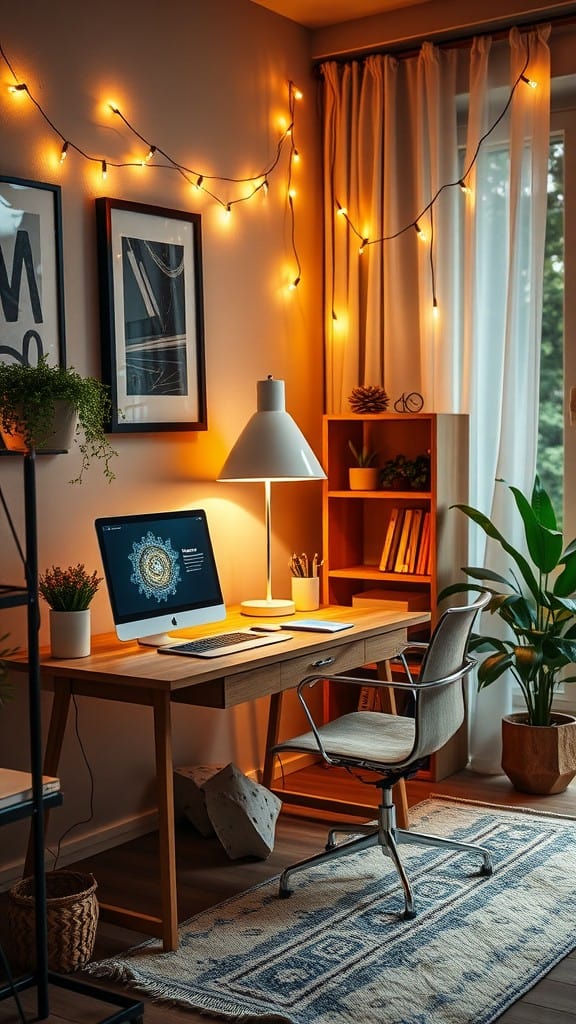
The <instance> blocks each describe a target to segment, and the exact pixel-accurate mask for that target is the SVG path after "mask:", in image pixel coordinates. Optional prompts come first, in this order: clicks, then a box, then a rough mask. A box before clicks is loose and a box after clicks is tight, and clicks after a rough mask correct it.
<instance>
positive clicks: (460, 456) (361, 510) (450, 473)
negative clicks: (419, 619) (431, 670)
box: [322, 413, 468, 780]
mask: <svg viewBox="0 0 576 1024" xmlns="http://www.w3.org/2000/svg"><path fill="white" fill-rule="evenodd" d="M349 440H351V441H352V443H353V445H354V447H355V448H356V449H360V448H363V447H365V448H368V449H370V450H372V451H376V452H377V453H378V454H377V458H378V465H379V466H380V468H382V467H383V466H384V464H385V463H390V462H392V461H397V462H399V461H401V460H398V459H397V456H399V455H403V456H405V459H406V460H417V459H418V458H419V456H421V455H423V454H425V455H427V456H428V457H429V465H430V471H429V485H428V487H427V488H426V489H425V490H392V489H386V490H375V491H350V490H349V489H348V468H349V466H350V449H349V445H348V441H349ZM323 464H324V468H325V471H326V475H327V479H326V481H325V482H324V485H323V557H324V565H323V576H322V594H323V601H324V602H325V603H331V604H339V605H352V604H355V605H356V604H367V603H369V602H370V603H372V602H374V603H376V602H378V603H379V604H380V606H381V607H382V608H388V609H395V610H410V611H412V610H428V611H430V612H431V617H432V624H433V623H434V621H435V618H436V617H437V611H438V610H437V603H438V601H437V599H438V594H439V592H440V590H441V589H442V587H444V586H445V585H447V584H448V583H450V582H452V581H453V580H454V579H455V578H456V577H457V575H458V571H459V569H460V566H462V565H466V552H467V527H466V523H465V522H460V521H458V520H457V517H454V516H453V515H452V516H449V515H448V514H447V513H448V510H449V508H450V506H451V505H453V504H457V503H465V502H466V501H467V499H468V419H467V417H466V416H460V415H451V414H435V413H416V414H414V415H412V414H404V413H379V414H371V415H366V416H360V415H355V414H350V415H334V416H333V415H328V416H325V417H324V420H323ZM462 519H464V517H462ZM428 632H429V631H427V630H426V629H424V630H422V628H420V629H419V631H418V632H417V633H415V634H411V636H412V638H413V639H426V638H427V635H428ZM368 685H369V684H368ZM371 699H372V698H371V696H367V697H366V700H367V701H370V700H371ZM343 706H346V702H345V703H344V704H343ZM462 742H464V746H463V745H462ZM465 756H466V755H465V740H464V741H462V737H460V738H459V739H458V740H457V743H456V744H455V745H454V744H453V745H452V747H451V749H450V750H449V751H446V752H442V751H441V752H440V753H439V755H435V757H434V758H433V759H431V764H430V768H429V772H428V777H430V778H432V779H433V780H438V779H440V778H443V777H444V776H445V775H447V774H451V773H452V772H453V771H456V770H457V769H458V768H459V767H463V764H464V763H465Z"/></svg>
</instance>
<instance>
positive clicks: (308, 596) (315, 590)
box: [289, 554, 323, 612]
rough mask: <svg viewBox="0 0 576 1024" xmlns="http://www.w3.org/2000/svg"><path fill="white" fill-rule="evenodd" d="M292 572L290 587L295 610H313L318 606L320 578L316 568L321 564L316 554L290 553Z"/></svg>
mask: <svg viewBox="0 0 576 1024" xmlns="http://www.w3.org/2000/svg"><path fill="white" fill-rule="evenodd" d="M289 564H290V572H291V573H292V579H291V588H292V600H293V601H294V608H295V610H296V611H297V612H313V611H316V609H317V608H319V607H320V578H319V576H318V569H319V568H320V566H321V565H322V564H323V562H322V561H318V555H317V554H315V555H313V556H312V558H309V557H308V555H306V554H303V555H296V554H294V555H292V557H291V559H290V563H289Z"/></svg>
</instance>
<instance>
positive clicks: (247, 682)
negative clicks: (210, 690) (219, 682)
mask: <svg viewBox="0 0 576 1024" xmlns="http://www.w3.org/2000/svg"><path fill="white" fill-rule="evenodd" d="M280 689H282V683H281V675H280V665H266V666H264V667H263V668H256V669H252V670H251V671H250V672H238V673H236V674H235V675H231V676H225V677H224V701H225V703H224V707H227V708H230V707H233V706H234V704H244V702H245V701H248V700H255V699H256V697H266V696H267V695H268V694H270V693H278V690H280Z"/></svg>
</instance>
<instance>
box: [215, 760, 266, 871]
mask: <svg viewBox="0 0 576 1024" xmlns="http://www.w3.org/2000/svg"><path fill="white" fill-rule="evenodd" d="M202 788H203V790H204V796H205V799H206V810H207V813H208V817H209V819H210V821H211V823H212V825H213V827H214V831H215V832H216V835H217V836H218V838H219V840H220V842H221V843H222V846H223V847H224V849H225V850H226V853H227V854H228V856H229V857H230V859H231V860H238V858H240V857H250V856H252V857H260V858H262V859H265V858H266V857H268V856H269V855H270V854H271V853H272V850H273V849H274V834H275V829H276V821H277V819H278V815H279V814H280V808H281V806H282V801H281V800H279V798H278V797H277V796H275V794H274V793H271V792H270V790H268V789H266V787H265V786H261V785H260V784H259V783H258V782H252V780H251V779H249V778H248V777H247V776H246V775H244V774H243V773H242V772H241V771H240V769H239V768H237V767H236V765H234V764H228V765H226V767H225V768H223V769H222V770H221V771H220V772H218V773H217V774H215V775H212V777H211V778H209V779H207V780H206V782H205V783H204V784H203V786H202Z"/></svg>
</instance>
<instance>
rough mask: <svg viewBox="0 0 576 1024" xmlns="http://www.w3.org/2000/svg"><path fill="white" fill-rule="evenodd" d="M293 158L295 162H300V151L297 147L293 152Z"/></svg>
mask: <svg viewBox="0 0 576 1024" xmlns="http://www.w3.org/2000/svg"><path fill="white" fill-rule="evenodd" d="M292 160H293V162H294V163H295V164H298V163H300V153H299V152H298V150H297V149H295V150H294V152H293V153H292Z"/></svg>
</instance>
